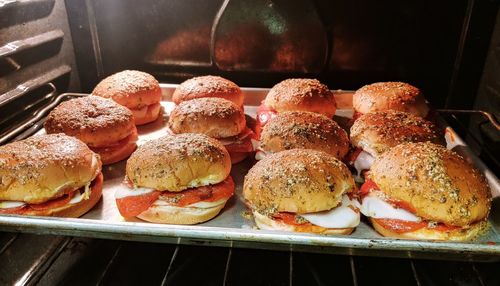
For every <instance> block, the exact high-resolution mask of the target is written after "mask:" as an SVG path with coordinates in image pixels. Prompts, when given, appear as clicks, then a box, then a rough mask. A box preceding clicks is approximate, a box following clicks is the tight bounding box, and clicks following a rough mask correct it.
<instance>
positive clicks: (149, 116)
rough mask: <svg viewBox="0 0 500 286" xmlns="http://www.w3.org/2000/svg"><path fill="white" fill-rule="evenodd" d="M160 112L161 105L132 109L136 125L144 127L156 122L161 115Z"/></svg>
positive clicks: (155, 104)
mask: <svg viewBox="0 0 500 286" xmlns="http://www.w3.org/2000/svg"><path fill="white" fill-rule="evenodd" d="M160 110H161V104H160V103H154V104H150V105H147V106H143V107H141V108H139V109H130V111H132V114H134V119H135V125H144V124H147V123H150V122H153V121H155V120H156V119H157V118H158V115H160Z"/></svg>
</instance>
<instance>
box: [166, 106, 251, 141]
mask: <svg viewBox="0 0 500 286" xmlns="http://www.w3.org/2000/svg"><path fill="white" fill-rule="evenodd" d="M245 126H246V120H245V114H244V113H243V111H242V110H241V108H239V106H238V105H236V104H235V103H233V102H231V101H229V100H226V99H223V98H216V97H213V98H209V97H205V98H197V99H192V100H188V101H183V102H181V103H179V105H177V106H176V107H175V108H174V110H172V112H171V113H170V117H169V119H168V127H169V128H170V130H172V131H173V132H174V133H203V134H205V135H208V136H210V137H212V138H227V137H231V136H236V135H238V134H240V133H241V132H242V131H243V130H244V129H245Z"/></svg>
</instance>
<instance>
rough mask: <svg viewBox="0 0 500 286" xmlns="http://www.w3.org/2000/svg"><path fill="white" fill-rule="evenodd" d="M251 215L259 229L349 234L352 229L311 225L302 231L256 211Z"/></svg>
mask: <svg viewBox="0 0 500 286" xmlns="http://www.w3.org/2000/svg"><path fill="white" fill-rule="evenodd" d="M253 217H254V219H255V224H256V225H257V227H258V228H259V229H264V230H281V231H293V232H310V233H318V234H351V233H352V232H353V230H354V228H324V227H321V226H316V225H313V226H312V227H311V228H309V229H308V230H309V231H304V230H303V229H301V228H299V227H296V226H294V225H289V224H286V223H282V222H279V221H276V220H273V219H271V218H269V217H267V216H265V215H262V214H260V213H258V212H256V211H254V212H253Z"/></svg>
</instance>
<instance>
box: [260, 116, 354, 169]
mask: <svg viewBox="0 0 500 286" xmlns="http://www.w3.org/2000/svg"><path fill="white" fill-rule="evenodd" d="M260 146H261V148H262V149H263V150H264V151H270V152H278V151H283V150H289V149H295V148H301V149H314V150H319V151H323V152H326V153H328V154H330V155H332V156H334V157H336V158H339V159H342V158H343V157H344V156H345V155H346V154H347V152H348V151H349V138H348V137H347V133H346V132H345V131H344V129H342V128H341V127H340V126H339V125H338V124H337V123H336V122H335V121H333V120H332V119H330V118H328V117H326V116H324V115H321V114H318V113H314V112H305V111H288V112H282V113H278V114H277V115H276V117H274V118H272V119H271V120H270V121H269V122H268V123H267V124H266V125H265V126H264V129H263V130H262V134H261V137H260Z"/></svg>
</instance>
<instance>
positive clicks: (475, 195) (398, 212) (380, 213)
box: [360, 142, 491, 241]
mask: <svg viewBox="0 0 500 286" xmlns="http://www.w3.org/2000/svg"><path fill="white" fill-rule="evenodd" d="M360 197H361V199H362V204H361V212H362V213H363V214H364V215H365V216H367V217H368V218H369V220H370V221H371V223H372V225H373V227H374V228H375V230H376V231H378V232H379V233H380V234H381V235H383V236H387V237H394V238H406V239H432V240H457V241H459V240H470V239H473V238H475V237H476V236H477V235H479V234H481V233H482V232H483V231H484V229H485V228H486V226H487V221H486V220H487V218H488V213H489V212H490V208H491V192H490V189H489V186H488V183H487V182H486V180H485V178H484V177H483V175H482V174H481V173H480V172H479V171H478V170H477V169H475V168H474V167H473V166H472V165H470V164H469V163H468V162H467V161H466V160H465V159H464V158H462V157H461V156H459V155H458V154H456V153H455V152H453V151H451V150H448V149H446V148H445V147H443V146H440V145H437V144H433V143H430V142H419V143H403V144H400V145H398V146H396V147H394V148H392V149H391V150H389V151H387V152H386V153H384V154H382V156H381V157H380V158H378V159H377V160H375V162H374V164H373V166H372V168H371V170H370V172H369V173H368V175H367V180H366V181H365V183H364V184H363V186H362V187H361V189H360Z"/></svg>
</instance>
